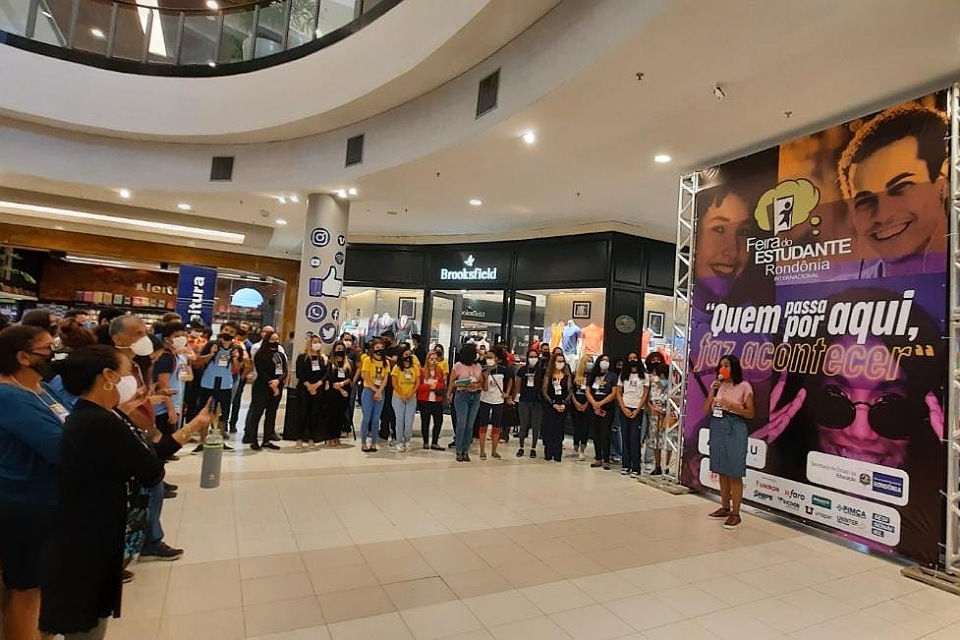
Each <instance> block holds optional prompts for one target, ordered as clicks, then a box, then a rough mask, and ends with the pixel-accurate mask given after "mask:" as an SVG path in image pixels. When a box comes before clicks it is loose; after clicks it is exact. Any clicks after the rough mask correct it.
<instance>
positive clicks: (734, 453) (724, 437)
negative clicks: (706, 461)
mask: <svg viewBox="0 0 960 640" xmlns="http://www.w3.org/2000/svg"><path fill="white" fill-rule="evenodd" d="M747 431H748V430H747V423H746V422H745V421H744V419H743V418H741V417H740V416H737V415H734V414H732V413H724V414H723V417H722V418H710V471H712V472H714V473H717V474H719V475H722V476H729V477H731V478H742V477H744V476H746V475H747Z"/></svg>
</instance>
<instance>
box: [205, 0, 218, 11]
mask: <svg viewBox="0 0 960 640" xmlns="http://www.w3.org/2000/svg"><path fill="white" fill-rule="evenodd" d="M206 5H207V9H210V10H211V11H216V10H217V9H219V8H220V5H219V4H217V2H216V0H207V2H206Z"/></svg>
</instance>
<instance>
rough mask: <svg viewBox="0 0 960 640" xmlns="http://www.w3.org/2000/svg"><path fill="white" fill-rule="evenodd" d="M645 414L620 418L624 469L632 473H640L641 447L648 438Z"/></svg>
mask: <svg viewBox="0 0 960 640" xmlns="http://www.w3.org/2000/svg"><path fill="white" fill-rule="evenodd" d="M643 417H644V412H643V411H641V412H640V415H638V416H637V417H636V418H628V417H627V416H626V415H622V416H621V417H620V424H621V425H622V428H621V429H620V433H621V435H622V436H623V468H624V469H626V470H627V471H630V472H632V473H640V447H641V445H642V444H643V441H644V440H645V439H646V437H647V430H646V428H645V427H646V426H647V423H646V421H645V420H644V419H643Z"/></svg>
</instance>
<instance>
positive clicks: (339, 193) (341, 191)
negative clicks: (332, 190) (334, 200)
mask: <svg viewBox="0 0 960 640" xmlns="http://www.w3.org/2000/svg"><path fill="white" fill-rule="evenodd" d="M337 197H338V198H346V197H347V190H346V189H337Z"/></svg>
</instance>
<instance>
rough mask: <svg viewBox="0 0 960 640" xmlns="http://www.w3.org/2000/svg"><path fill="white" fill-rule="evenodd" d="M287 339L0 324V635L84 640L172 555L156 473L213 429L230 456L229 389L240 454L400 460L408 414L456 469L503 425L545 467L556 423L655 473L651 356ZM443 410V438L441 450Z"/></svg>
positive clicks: (84, 319)
mask: <svg viewBox="0 0 960 640" xmlns="http://www.w3.org/2000/svg"><path fill="white" fill-rule="evenodd" d="M291 337H292V336H291ZM294 350H295V346H294V345H293V344H292V342H288V343H287V344H285V345H284V344H282V341H281V337H280V334H278V333H277V332H276V331H274V329H273V328H272V327H269V326H265V327H263V328H262V329H261V330H260V331H259V333H258V334H254V332H253V331H252V330H251V327H250V325H249V324H247V323H245V322H239V323H235V322H224V323H223V324H221V325H220V327H219V331H218V332H217V334H216V335H215V336H214V335H213V333H212V331H211V329H210V327H208V326H206V325H205V324H204V323H203V322H202V321H200V320H199V319H193V320H192V321H190V322H189V323H184V321H183V319H182V318H181V317H180V316H178V315H177V314H174V313H170V314H166V315H165V316H163V317H162V318H161V319H160V320H159V321H158V322H155V323H153V326H151V327H148V325H147V323H145V322H144V321H143V320H142V319H141V318H139V317H137V316H135V315H130V314H126V313H124V312H123V311H121V310H119V309H104V310H103V311H101V312H100V313H99V314H98V316H96V317H92V316H90V315H88V314H86V313H84V312H82V311H70V312H68V313H67V314H65V315H64V317H63V318H57V317H56V316H55V315H54V314H52V313H50V312H49V311H47V310H42V309H37V310H32V311H29V312H27V313H25V314H24V316H23V318H22V319H21V321H20V323H18V324H13V325H6V326H4V327H3V328H0V402H2V403H3V406H4V408H5V411H3V412H2V413H0V571H2V579H3V586H4V597H3V614H2V615H3V630H4V638H6V639H7V640H21V639H27V638H29V639H31V640H34V639H35V638H36V636H37V633H38V629H39V630H40V631H42V632H43V633H47V634H63V635H64V636H65V637H66V638H68V639H81V638H82V639H88V638H92V639H96V638H102V637H103V636H104V634H105V633H106V624H107V619H108V618H109V617H111V616H113V615H118V614H119V608H120V593H121V589H122V583H124V582H128V581H130V580H132V579H134V573H133V568H135V565H134V564H133V563H135V562H147V561H155V560H159V561H174V560H177V559H179V558H180V557H182V556H183V553H184V551H183V550H182V549H177V548H174V547H172V546H170V545H169V544H167V543H166V541H165V540H164V531H163V526H162V523H161V517H162V513H163V503H164V500H168V499H172V498H175V497H176V496H177V490H178V487H177V486H176V485H174V484H170V483H167V482H165V481H164V478H165V468H166V465H168V464H170V463H172V462H175V461H176V460H178V459H179V456H178V452H180V450H181V448H182V447H184V446H187V445H189V444H191V442H196V441H198V440H199V443H198V444H196V445H195V447H194V448H193V449H192V451H193V452H194V453H199V452H202V451H203V450H204V443H205V441H206V439H207V438H208V437H209V436H210V434H212V433H214V431H215V430H216V431H217V432H218V433H220V434H222V435H224V436H225V441H224V444H223V448H224V449H225V450H228V451H230V450H232V449H233V448H232V447H231V446H230V445H229V444H228V442H230V441H231V440H232V439H231V435H230V434H237V432H238V427H239V424H240V422H239V421H240V412H241V411H240V410H241V403H242V398H243V392H244V388H245V387H246V385H248V384H249V385H251V387H252V388H251V393H250V405H249V409H248V410H247V413H246V420H245V422H244V424H243V425H242V434H238V435H237V436H236V438H239V439H240V442H241V443H243V444H245V445H247V446H248V448H249V449H250V450H253V451H259V450H261V449H279V448H280V445H279V444H278V442H279V441H280V440H281V439H286V440H288V441H292V442H294V443H295V444H294V448H295V449H296V450H299V451H304V450H316V449H319V448H320V447H321V446H323V447H325V448H339V447H342V446H346V445H344V444H343V443H342V438H344V437H345V436H348V435H349V434H350V433H351V432H353V434H354V438H355V439H357V440H359V444H360V449H361V451H363V452H365V453H368V454H369V453H374V452H376V451H377V450H378V445H379V443H380V442H381V441H382V440H387V442H388V445H389V446H392V447H394V449H395V451H396V452H397V453H398V454H402V453H404V452H406V451H409V450H410V449H411V448H413V446H414V445H413V439H414V433H413V429H414V424H415V421H416V420H415V418H416V416H417V414H419V416H420V436H421V438H422V448H423V449H424V450H428V451H439V452H442V451H446V450H447V449H448V448H452V449H454V450H455V453H456V459H457V461H458V462H470V460H471V459H470V451H471V448H472V447H474V446H476V445H478V448H479V457H480V459H481V460H485V459H487V446H488V443H489V454H490V456H491V457H492V458H494V459H502V455H501V453H500V451H501V449H502V448H503V446H504V443H507V442H509V440H510V437H511V435H513V436H514V437H515V438H516V439H517V440H518V441H519V448H518V450H517V453H516V455H517V457H518V458H521V457H526V456H527V455H528V452H529V457H530V458H536V457H537V448H538V446H539V445H540V443H541V442H542V452H543V458H544V459H545V460H547V461H555V462H560V461H561V459H562V454H563V441H564V434H565V431H566V428H567V418H568V416H569V420H570V424H571V426H572V430H573V446H574V455H575V456H576V458H577V459H578V460H579V461H585V460H586V459H587V458H586V455H587V454H586V447H587V444H588V439H589V438H590V436H591V434H592V438H593V441H594V461H593V464H592V465H591V466H592V467H594V468H603V469H611V464H615V463H618V462H619V463H620V465H621V473H623V474H624V475H631V476H637V475H639V474H640V473H641V470H642V461H643V457H644V456H643V452H644V451H646V453H647V457H648V458H649V459H650V460H651V461H652V464H651V468H650V471H651V473H652V474H655V475H657V474H660V473H661V472H662V469H663V468H664V466H669V464H670V449H669V448H666V447H664V444H663V440H664V437H665V436H664V434H665V432H666V431H667V430H668V429H670V428H672V426H673V425H672V424H669V423H668V421H667V420H666V419H665V416H666V415H667V414H666V404H667V388H668V385H669V377H670V373H669V368H668V366H667V364H666V362H665V361H664V357H663V355H662V354H660V353H656V352H654V353H651V354H650V355H649V356H648V357H647V358H646V361H641V359H640V358H639V356H638V354H636V353H630V354H627V356H626V357H624V358H617V359H614V358H611V357H610V356H608V355H601V356H599V357H596V358H589V357H585V358H582V359H580V360H579V362H578V363H577V364H576V366H573V367H571V366H570V363H568V362H567V357H566V356H565V355H564V354H563V352H562V350H560V349H554V350H553V351H551V350H550V348H549V346H548V345H543V346H541V347H538V348H535V349H532V350H530V351H529V352H528V353H527V356H526V360H525V362H516V360H517V358H516V357H515V356H514V354H512V353H510V352H509V351H508V350H507V348H506V346H505V345H503V344H498V345H494V346H493V347H492V348H489V349H488V348H487V346H486V344H483V343H481V344H474V343H468V344H464V345H462V346H461V348H460V349H459V352H458V353H457V357H456V361H455V362H454V363H453V365H452V366H451V365H449V364H448V361H447V358H446V357H445V353H444V349H443V347H442V345H437V346H435V347H433V348H430V349H428V348H427V347H426V345H424V344H423V343H422V342H421V340H420V336H419V335H413V336H412V338H411V342H406V341H404V342H397V340H396V339H395V336H394V335H393V334H392V333H391V332H389V331H387V332H385V333H384V334H383V335H381V336H379V337H378V338H376V339H374V340H372V341H371V342H370V343H369V344H367V345H365V346H361V345H359V344H357V343H356V342H355V340H354V338H353V336H352V335H351V334H349V333H344V334H343V335H341V336H340V337H339V339H338V340H336V342H335V343H334V344H333V345H325V344H324V343H323V342H322V340H321V339H320V338H319V337H318V336H315V335H312V334H310V335H308V336H306V338H305V340H304V343H303V345H302V350H301V351H300V353H298V354H294V353H293V352H294ZM285 393H286V395H287V403H286V413H287V416H286V419H285V421H284V426H283V437H282V438H281V436H280V435H279V434H278V433H277V419H278V410H279V409H280V407H281V404H282V401H283V397H284V394H285ZM358 404H359V406H360V411H359V414H360V420H359V422H360V424H359V429H358V430H355V425H354V414H355V409H356V406H357V405H358ZM447 410H449V413H450V414H451V418H452V423H453V432H454V438H453V442H452V443H450V445H449V447H444V446H441V444H440V436H441V433H442V431H443V424H444V420H445V414H446V411H447ZM531 431H532V434H531ZM219 441H220V439H219V438H218V439H217V442H219ZM664 449H666V456H665V458H664V459H661V454H662V453H663V450H664ZM78 549H82V550H83V552H82V553H78V552H77V550H78Z"/></svg>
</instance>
